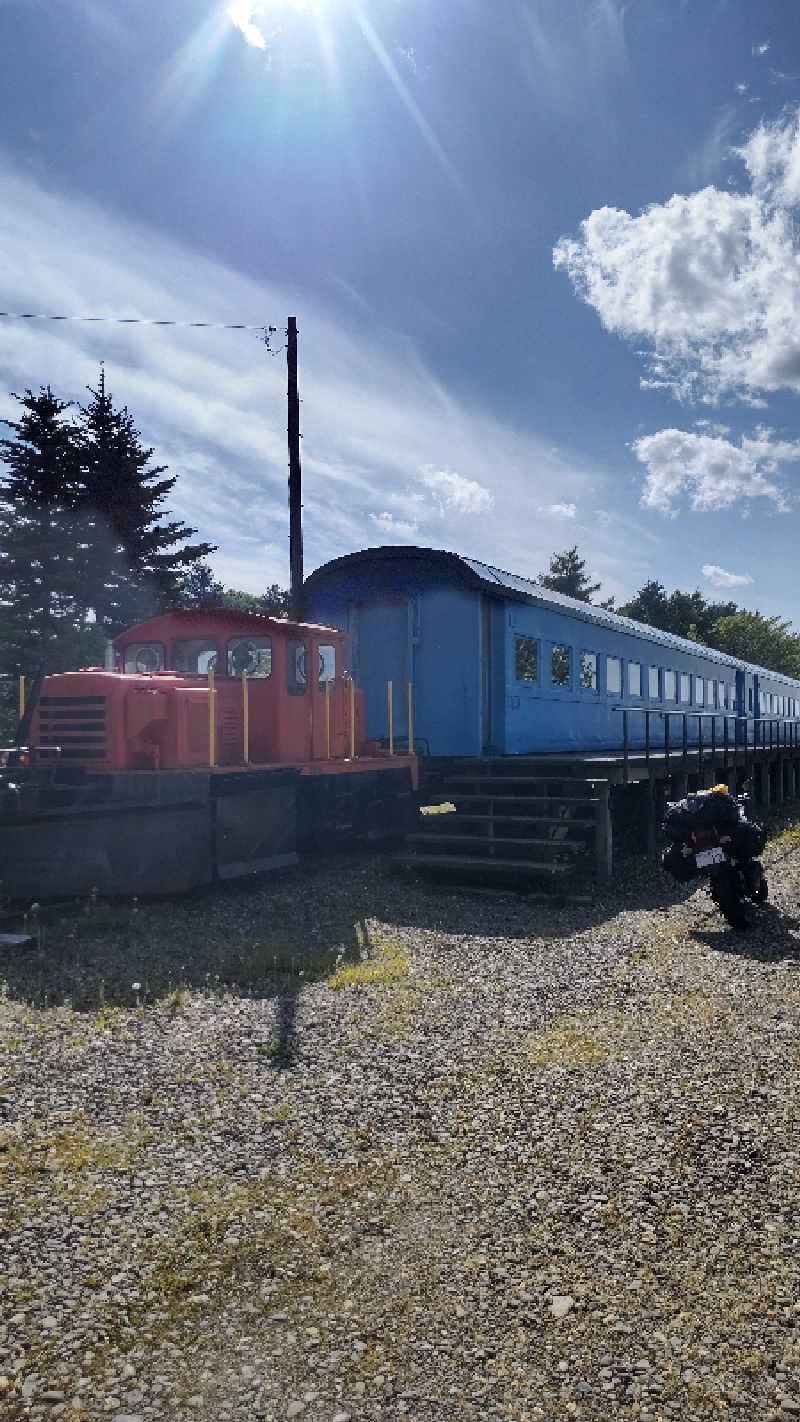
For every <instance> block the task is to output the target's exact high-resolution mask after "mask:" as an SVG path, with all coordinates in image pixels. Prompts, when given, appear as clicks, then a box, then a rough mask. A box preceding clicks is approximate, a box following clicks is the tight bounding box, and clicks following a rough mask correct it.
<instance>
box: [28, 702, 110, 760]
mask: <svg viewBox="0 0 800 1422" xmlns="http://www.w3.org/2000/svg"><path fill="white" fill-rule="evenodd" d="M39 743H40V745H42V746H60V747H61V759H62V760H104V759H105V754H106V698H105V697H104V696H43V697H42V698H41V699H40V701H39Z"/></svg>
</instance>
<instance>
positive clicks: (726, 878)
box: [711, 864, 747, 929]
mask: <svg viewBox="0 0 800 1422" xmlns="http://www.w3.org/2000/svg"><path fill="white" fill-rule="evenodd" d="M711 897H712V898H713V900H714V902H715V904H716V905H717V908H718V909H719V911H720V913H721V914H722V917H723V918H724V919H726V921H727V922H728V923H729V924H730V926H731V928H737V929H742V928H746V927H747V914H746V913H745V910H744V901H743V899H742V897H741V894H740V893H739V886H738V884H737V882H736V872H735V870H734V869H733V868H732V867H731V865H730V864H726V865H724V867H722V868H721V869H720V870H718V872H717V873H716V874H715V875H714V877H713V879H712V880H711Z"/></svg>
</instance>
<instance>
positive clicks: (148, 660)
mask: <svg viewBox="0 0 800 1422" xmlns="http://www.w3.org/2000/svg"><path fill="white" fill-rule="evenodd" d="M163 669H164V648H163V647H162V645H161V643H160V642H134V643H133V644H132V645H131V646H130V647H126V648H125V670H126V672H130V673H134V672H138V673H139V675H140V676H147V674H148V673H149V672H156V671H163Z"/></svg>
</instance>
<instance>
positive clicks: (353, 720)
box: [350, 678, 356, 760]
mask: <svg viewBox="0 0 800 1422" xmlns="http://www.w3.org/2000/svg"><path fill="white" fill-rule="evenodd" d="M355 758H356V684H355V682H354V681H353V680H352V678H351V680H350V759H351V760H355Z"/></svg>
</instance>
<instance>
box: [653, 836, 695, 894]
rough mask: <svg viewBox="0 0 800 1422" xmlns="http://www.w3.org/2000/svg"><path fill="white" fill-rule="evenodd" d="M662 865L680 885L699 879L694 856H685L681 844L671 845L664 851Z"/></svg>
mask: <svg viewBox="0 0 800 1422" xmlns="http://www.w3.org/2000/svg"><path fill="white" fill-rule="evenodd" d="M661 864H662V866H663V868H664V869H666V871H667V873H668V874H671V875H672V877H673V879H677V881H678V883H679V884H686V883H688V882H689V880H690V879H696V878H697V865H696V864H695V862H694V855H693V854H683V853H682V851H681V846H680V844H677V843H676V844H671V845H670V846H669V848H667V849H665V850H664V853H663V855H662V858H661Z"/></svg>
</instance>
